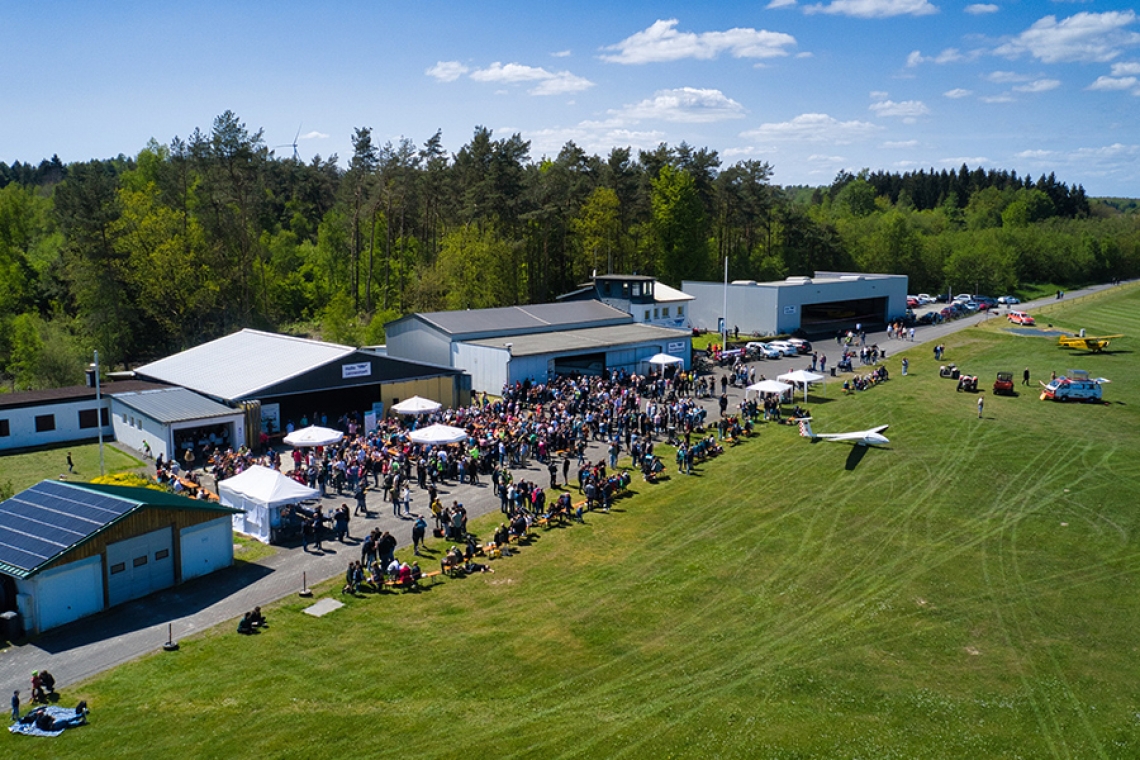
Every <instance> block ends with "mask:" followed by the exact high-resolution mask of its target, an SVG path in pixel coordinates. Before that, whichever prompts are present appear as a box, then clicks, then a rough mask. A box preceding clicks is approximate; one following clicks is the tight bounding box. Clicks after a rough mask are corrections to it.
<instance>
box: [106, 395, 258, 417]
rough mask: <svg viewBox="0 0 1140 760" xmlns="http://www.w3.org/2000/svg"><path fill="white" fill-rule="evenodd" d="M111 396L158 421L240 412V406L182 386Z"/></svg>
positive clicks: (221, 415)
mask: <svg viewBox="0 0 1140 760" xmlns="http://www.w3.org/2000/svg"><path fill="white" fill-rule="evenodd" d="M111 395H112V396H113V397H114V399H115V401H117V402H118V403H120V404H123V405H124V406H129V407H130V408H131V409H134V410H135V411H136V412H139V413H140V414H144V415H146V416H147V417H150V418H151V419H152V420H156V421H157V422H162V423H171V422H185V421H186V420H204V419H211V418H213V417H228V416H232V415H235V414H236V415H240V414H241V413H242V412H241V410H240V409H231V408H230V407H228V406H224V405H222V404H219V403H218V402H217V401H211V400H210V399H208V398H206V397H205V396H199V395H198V394H197V393H195V392H194V391H189V390H186V389H185V388H163V389H161V390H150V391H139V392H134V393H113V394H111Z"/></svg>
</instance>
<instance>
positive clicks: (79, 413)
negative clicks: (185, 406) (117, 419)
mask: <svg viewBox="0 0 1140 760" xmlns="http://www.w3.org/2000/svg"><path fill="white" fill-rule="evenodd" d="M160 387H162V386H159V385H156V384H154V383H143V382H138V381H131V380H128V381H124V382H116V383H106V384H104V385H103V388H102V398H101V399H96V394H95V389H94V388H88V387H87V386H85V385H78V386H73V387H70V388H51V389H48V390H43V391H21V392H17V393H0V451H6V450H9V449H26V448H34V447H37V446H50V445H52V444H60V443H77V442H80V441H90V440H94V439H96V438H98V437H99V433H100V428H102V431H101V432H102V433H103V436H104V438H106V439H107V440H111V437H112V435H114V428H113V426H112V425H111V396H110V393H111V392H112V391H114V392H119V391H140V390H149V389H153V388H160Z"/></svg>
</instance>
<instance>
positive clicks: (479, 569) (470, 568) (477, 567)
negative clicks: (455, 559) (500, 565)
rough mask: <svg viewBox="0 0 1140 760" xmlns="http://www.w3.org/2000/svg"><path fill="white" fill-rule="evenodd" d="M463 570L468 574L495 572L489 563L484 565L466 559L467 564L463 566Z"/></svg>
mask: <svg viewBox="0 0 1140 760" xmlns="http://www.w3.org/2000/svg"><path fill="white" fill-rule="evenodd" d="M463 572H465V573H467V574H468V575H471V574H472V573H493V572H495V568H493V567H491V566H490V565H484V564H482V563H480V562H471V561H468V562H467V564H465V565H464V566H463Z"/></svg>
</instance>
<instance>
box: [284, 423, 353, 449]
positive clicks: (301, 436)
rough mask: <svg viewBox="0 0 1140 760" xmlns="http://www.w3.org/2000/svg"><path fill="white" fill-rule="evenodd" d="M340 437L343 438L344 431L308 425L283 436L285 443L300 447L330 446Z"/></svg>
mask: <svg viewBox="0 0 1140 760" xmlns="http://www.w3.org/2000/svg"><path fill="white" fill-rule="evenodd" d="M341 438H344V433H342V432H340V431H339V430H333V429H332V428H326V427H319V426H317V425H309V426H308V427H307V428H301V429H300V430H294V431H293V432H292V433H290V434H289V435H287V436H285V443H286V444H288V445H289V446H293V447H294V448H298V449H300V448H305V447H306V446H331V445H332V444H334V443H336V442H337V441H339V440H340V439H341Z"/></svg>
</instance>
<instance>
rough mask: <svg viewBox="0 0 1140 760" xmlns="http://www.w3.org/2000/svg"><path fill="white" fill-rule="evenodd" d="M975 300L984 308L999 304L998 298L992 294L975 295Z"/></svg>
mask: <svg viewBox="0 0 1140 760" xmlns="http://www.w3.org/2000/svg"><path fill="white" fill-rule="evenodd" d="M974 301H976V302H977V304H978V306H980V307H981V308H983V309H992V308H993V307H995V306H997V299H996V298H991V297H990V296H974Z"/></svg>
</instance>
